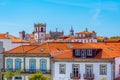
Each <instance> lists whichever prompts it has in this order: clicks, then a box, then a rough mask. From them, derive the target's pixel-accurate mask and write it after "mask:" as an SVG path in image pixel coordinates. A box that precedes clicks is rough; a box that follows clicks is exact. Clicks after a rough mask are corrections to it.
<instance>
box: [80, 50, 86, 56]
mask: <svg viewBox="0 0 120 80" xmlns="http://www.w3.org/2000/svg"><path fill="white" fill-rule="evenodd" d="M81 57H82V58H86V50H82V51H81Z"/></svg>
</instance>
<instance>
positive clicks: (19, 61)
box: [15, 59, 21, 70]
mask: <svg viewBox="0 0 120 80" xmlns="http://www.w3.org/2000/svg"><path fill="white" fill-rule="evenodd" d="M15 69H16V70H20V69H21V59H16V60H15Z"/></svg>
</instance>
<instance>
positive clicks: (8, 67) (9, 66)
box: [7, 59, 13, 70]
mask: <svg viewBox="0 0 120 80" xmlns="http://www.w3.org/2000/svg"><path fill="white" fill-rule="evenodd" d="M7 69H8V70H12V69H13V59H7Z"/></svg>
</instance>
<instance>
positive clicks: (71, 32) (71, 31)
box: [70, 26, 74, 36]
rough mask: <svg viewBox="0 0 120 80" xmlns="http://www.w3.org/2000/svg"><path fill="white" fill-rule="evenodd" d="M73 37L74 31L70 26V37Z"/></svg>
mask: <svg viewBox="0 0 120 80" xmlns="http://www.w3.org/2000/svg"><path fill="white" fill-rule="evenodd" d="M73 35H74V30H73V27H72V26H71V29H70V36H73Z"/></svg>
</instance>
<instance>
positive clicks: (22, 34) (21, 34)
mask: <svg viewBox="0 0 120 80" xmlns="http://www.w3.org/2000/svg"><path fill="white" fill-rule="evenodd" d="M19 38H20V39H21V40H23V39H24V38H25V31H24V30H23V31H21V32H19Z"/></svg>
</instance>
